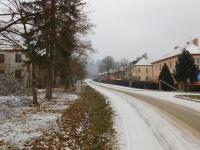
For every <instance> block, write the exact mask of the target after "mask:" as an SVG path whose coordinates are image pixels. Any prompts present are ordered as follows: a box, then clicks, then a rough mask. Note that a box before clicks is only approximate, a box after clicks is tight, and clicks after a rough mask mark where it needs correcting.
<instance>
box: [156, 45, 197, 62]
mask: <svg viewBox="0 0 200 150" xmlns="http://www.w3.org/2000/svg"><path fill="white" fill-rule="evenodd" d="M184 48H185V49H186V50H187V51H189V52H190V54H192V55H195V54H200V48H199V47H198V46H196V45H194V44H193V43H189V44H186V45H184V46H180V47H178V48H176V49H174V50H173V51H171V52H169V53H167V54H165V55H163V56H162V57H160V58H158V59H156V60H154V61H153V63H154V62H158V61H161V60H164V59H167V58H171V57H174V56H177V55H180V54H181V53H182V51H183V49H184Z"/></svg>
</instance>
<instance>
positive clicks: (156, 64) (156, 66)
mask: <svg viewBox="0 0 200 150" xmlns="http://www.w3.org/2000/svg"><path fill="white" fill-rule="evenodd" d="M183 49H186V50H187V51H189V52H190V54H191V55H192V56H193V58H194V60H195V64H196V65H197V67H198V68H199V69H200V48H199V41H198V39H194V40H193V41H192V42H187V43H186V44H185V45H184V46H182V47H180V46H179V47H175V48H174V50H173V51H172V52H170V53H168V54H166V55H164V56H163V57H161V58H160V59H157V60H155V61H153V62H152V74H153V75H152V77H153V81H154V82H158V81H159V74H160V72H161V70H162V67H163V65H164V64H165V63H166V64H167V65H168V68H169V70H170V72H171V74H173V73H175V67H176V62H177V61H178V55H180V54H181V53H182V51H183ZM196 84H199V82H197V83H196Z"/></svg>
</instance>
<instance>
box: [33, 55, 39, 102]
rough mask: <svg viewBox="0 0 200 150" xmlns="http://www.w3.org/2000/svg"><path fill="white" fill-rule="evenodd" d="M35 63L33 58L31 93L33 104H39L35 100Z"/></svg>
mask: <svg viewBox="0 0 200 150" xmlns="http://www.w3.org/2000/svg"><path fill="white" fill-rule="evenodd" d="M35 68H36V64H35V60H34V58H33V59H32V94H33V104H35V105H39V104H38V100H37V80H36V70H35Z"/></svg>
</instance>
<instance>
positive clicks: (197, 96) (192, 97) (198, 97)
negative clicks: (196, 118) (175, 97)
mask: <svg viewBox="0 0 200 150" xmlns="http://www.w3.org/2000/svg"><path fill="white" fill-rule="evenodd" d="M181 96H183V97H186V98H191V99H195V100H199V101H200V95H181Z"/></svg>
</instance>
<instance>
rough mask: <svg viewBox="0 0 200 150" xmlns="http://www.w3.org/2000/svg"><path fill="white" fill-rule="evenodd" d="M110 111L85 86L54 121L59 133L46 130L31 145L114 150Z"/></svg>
mask: <svg viewBox="0 0 200 150" xmlns="http://www.w3.org/2000/svg"><path fill="white" fill-rule="evenodd" d="M112 117H113V112H112V109H111V107H110V106H109V104H107V101H106V98H105V97H104V96H102V95H101V94H100V93H98V92H96V91H95V90H93V89H92V88H90V87H88V86H85V87H84V88H83V90H82V93H81V95H80V99H79V100H78V101H76V102H75V103H74V104H72V105H71V106H70V107H69V108H68V109H66V111H65V112H64V113H63V114H62V117H61V118H60V119H59V120H58V121H57V123H58V124H59V126H60V129H61V131H60V132H51V133H49V132H47V133H44V134H43V135H44V136H42V137H40V138H38V139H37V140H35V141H34V142H33V143H32V144H31V145H32V148H31V149H33V150H36V149H37V150H39V149H43V148H46V149H64V148H70V149H74V150H75V149H83V150H108V149H115V148H116V147H115V145H116V141H115V130H114V128H113V119H112Z"/></svg>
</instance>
